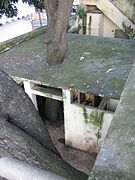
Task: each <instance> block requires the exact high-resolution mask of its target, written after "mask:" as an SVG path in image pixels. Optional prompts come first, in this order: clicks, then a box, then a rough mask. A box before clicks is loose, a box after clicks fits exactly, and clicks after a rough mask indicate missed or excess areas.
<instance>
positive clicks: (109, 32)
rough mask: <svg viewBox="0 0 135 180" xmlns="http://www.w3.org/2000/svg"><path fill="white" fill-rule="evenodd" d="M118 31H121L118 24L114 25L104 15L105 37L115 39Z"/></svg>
mask: <svg viewBox="0 0 135 180" xmlns="http://www.w3.org/2000/svg"><path fill="white" fill-rule="evenodd" d="M116 29H120V28H119V27H118V26H117V25H116V24H114V23H113V22H112V21H111V20H110V19H109V18H107V16H105V15H104V21H103V37H114V33H115V30H116Z"/></svg>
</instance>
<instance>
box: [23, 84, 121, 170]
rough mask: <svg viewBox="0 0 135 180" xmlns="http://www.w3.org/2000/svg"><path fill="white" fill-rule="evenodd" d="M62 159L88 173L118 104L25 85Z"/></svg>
mask: <svg viewBox="0 0 135 180" xmlns="http://www.w3.org/2000/svg"><path fill="white" fill-rule="evenodd" d="M24 89H25V91H26V92H27V93H28V94H29V96H30V97H31V99H32V101H33V103H34V104H35V107H36V108H37V109H38V111H39V113H40V115H41V117H42V119H43V121H44V123H45V124H46V125H47V127H48V131H49V134H50V136H51V139H52V141H53V143H54V145H55V146H56V148H57V149H58V151H59V152H60V154H61V156H62V158H63V159H64V160H66V161H67V162H68V163H70V164H71V165H72V166H74V167H75V168H77V169H79V170H81V171H84V172H85V173H89V171H90V169H91V168H92V166H93V163H94V161H95V158H96V155H97V153H98V151H99V149H100V147H101V144H102V143H103V141H104V138H105V136H106V134H107V131H108V129H109V126H110V124H111V120H112V117H113V114H114V112H115V109H116V107H117V104H118V101H117V100H113V99H110V98H106V97H102V96H97V95H93V94H89V93H82V92H78V91H74V90H71V89H70V90H65V89H59V88H52V87H48V86H43V85H38V84H35V83H30V82H24Z"/></svg>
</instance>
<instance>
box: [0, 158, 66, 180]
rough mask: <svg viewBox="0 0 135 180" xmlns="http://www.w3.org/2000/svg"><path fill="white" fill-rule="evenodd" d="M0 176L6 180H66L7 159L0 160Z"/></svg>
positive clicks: (23, 163)
mask: <svg viewBox="0 0 135 180" xmlns="http://www.w3.org/2000/svg"><path fill="white" fill-rule="evenodd" d="M0 176H1V177H3V178H6V179H8V180H66V179H65V178H62V177H60V176H57V175H55V174H52V173H50V172H47V171H44V170H41V169H39V168H36V167H34V166H31V165H29V164H27V163H25V162H23V161H20V160H17V159H13V158H9V157H3V158H0Z"/></svg>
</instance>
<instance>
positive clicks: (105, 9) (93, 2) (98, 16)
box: [80, 0, 135, 38]
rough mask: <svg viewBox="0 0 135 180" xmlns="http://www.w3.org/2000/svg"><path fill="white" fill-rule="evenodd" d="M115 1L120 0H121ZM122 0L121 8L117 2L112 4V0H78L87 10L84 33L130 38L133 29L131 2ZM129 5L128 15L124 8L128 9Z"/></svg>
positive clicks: (134, 29)
mask: <svg viewBox="0 0 135 180" xmlns="http://www.w3.org/2000/svg"><path fill="white" fill-rule="evenodd" d="M115 1H120V2H122V0H115ZM120 2H119V3H120ZM124 2H125V3H124V4H122V6H121V7H122V8H123V9H124V10H123V9H122V8H121V7H120V6H118V3H115V4H113V1H109V0H100V1H99V0H80V3H81V5H82V6H83V7H84V9H85V11H86V12H87V16H86V34H87V35H94V36H103V37H120V38H132V37H133V36H134V35H133V34H134V31H135V24H134V21H133V18H131V15H133V14H134V10H133V8H131V7H132V6H133V4H131V3H130V2H129V1H127V0H125V1H124ZM116 5H117V6H116ZM129 6H131V7H130V9H131V11H130V17H129V16H128V14H126V9H127V11H129ZM124 7H125V8H124ZM124 25H125V26H124ZM129 32H130V33H129Z"/></svg>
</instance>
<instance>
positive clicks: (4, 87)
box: [0, 71, 59, 154]
mask: <svg viewBox="0 0 135 180" xmlns="http://www.w3.org/2000/svg"><path fill="white" fill-rule="evenodd" d="M0 112H1V113H3V114H4V116H6V118H7V120H8V121H10V122H11V123H12V124H14V125H15V126H17V127H19V128H20V129H22V130H23V131H24V132H26V133H27V134H29V135H31V136H32V137H33V138H35V139H36V140H37V141H39V142H40V143H41V144H42V145H43V146H44V147H45V148H47V149H48V150H50V151H53V152H55V153H57V154H59V153H58V152H57V150H56V148H55V147H54V145H53V143H52V141H51V138H50V136H49V133H48V130H47V128H46V126H45V125H44V123H43V121H42V119H41V118H40V116H39V114H38V112H37V110H36V109H35V107H34V105H33V103H32V101H31V100H30V98H29V97H28V95H27V94H26V93H25V92H24V90H23V89H22V88H21V87H20V86H19V85H18V84H17V83H16V82H15V81H13V80H12V79H11V78H10V77H9V76H8V75H7V74H6V73H4V72H2V71H0Z"/></svg>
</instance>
